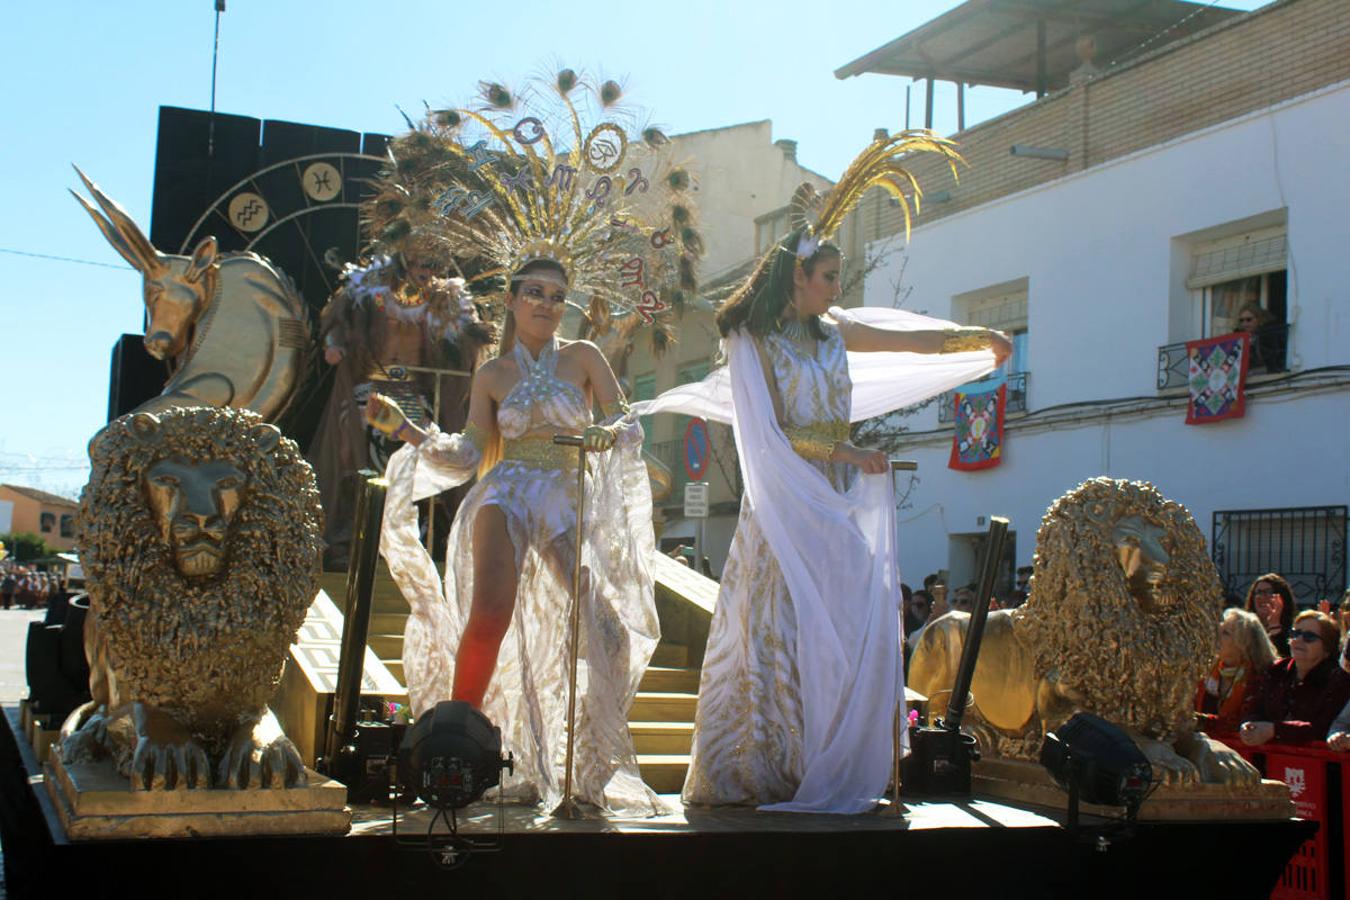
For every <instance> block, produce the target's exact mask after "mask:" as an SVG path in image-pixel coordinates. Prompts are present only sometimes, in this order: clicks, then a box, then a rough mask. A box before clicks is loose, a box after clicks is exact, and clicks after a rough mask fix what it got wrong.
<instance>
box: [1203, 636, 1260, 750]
mask: <svg viewBox="0 0 1350 900" xmlns="http://www.w3.org/2000/svg"><path fill="white" fill-rule="evenodd" d="M1273 662H1275V647H1274V645H1273V644H1271V643H1270V638H1269V637H1267V636H1266V629H1265V627H1264V626H1262V624H1261V620H1260V619H1258V618H1257V617H1256V614H1255V613H1249V612H1247V611H1246V610H1243V609H1225V610H1224V611H1223V619H1222V620H1221V621H1220V623H1219V658H1218V660H1216V661H1215V663H1214V667H1213V668H1212V669H1210V670H1209V675H1207V676H1206V677H1205V679H1204V680H1203V681H1202V682H1200V687H1199V689H1198V690H1197V691H1196V694H1195V711H1196V713H1197V716H1196V718H1197V719H1198V720H1199V725H1200V730H1201V731H1204V732H1206V733H1207V734H1230V735H1231V734H1232V733H1233V732H1235V731H1237V729H1238V724H1239V723H1240V722H1241V721H1242V704H1243V701H1244V700H1245V699H1246V697H1247V692H1248V691H1249V690H1251V689H1252V685H1253V683H1254V682H1256V681H1259V680H1260V678H1261V675H1262V673H1263V672H1265V671H1266V670H1267V669H1269V668H1270V666H1271V663H1273Z"/></svg>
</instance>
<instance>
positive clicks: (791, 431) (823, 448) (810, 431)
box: [783, 421, 848, 460]
mask: <svg viewBox="0 0 1350 900" xmlns="http://www.w3.org/2000/svg"><path fill="white" fill-rule="evenodd" d="M783 434H785V435H787V439H788V441H789V443H791V444H792V449H793V450H795V451H797V455H798V456H802V457H805V458H806V459H820V460H827V459H829V458H830V455H831V454H832V453H833V452H834V445H835V444H837V443H839V442H840V441H846V440H848V423H847V422H839V421H834V422H812V423H811V424H810V425H788V426H786V427H785V428H784V429H783Z"/></svg>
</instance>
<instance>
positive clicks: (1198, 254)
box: [1186, 225, 1288, 290]
mask: <svg viewBox="0 0 1350 900" xmlns="http://www.w3.org/2000/svg"><path fill="white" fill-rule="evenodd" d="M1287 243H1288V242H1287V236H1286V233H1285V227H1284V226H1283V225H1278V226H1276V227H1274V228H1263V229H1261V230H1259V231H1249V232H1247V233H1246V234H1239V235H1235V236H1233V237H1229V238H1224V239H1222V240H1217V241H1207V242H1205V243H1203V244H1199V245H1197V246H1196V248H1195V255H1194V257H1193V258H1192V261H1191V274H1190V277H1189V278H1187V279H1186V287H1188V288H1190V289H1191V290H1198V289H1200V288H1206V287H1210V286H1211V285H1215V284H1222V283H1223V282H1225V281H1236V280H1237V279H1239V278H1247V277H1250V276H1252V275H1261V274H1264V273H1266V272H1278V271H1280V270H1281V269H1283V268H1285V266H1286V265H1287V263H1286V257H1287V255H1288V254H1287Z"/></svg>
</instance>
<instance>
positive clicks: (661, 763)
mask: <svg viewBox="0 0 1350 900" xmlns="http://www.w3.org/2000/svg"><path fill="white" fill-rule="evenodd" d="M638 768H640V769H641V770H642V780H643V781H645V782H647V785H648V787H650V788H651V789H652V790H654V791H656V792H657V793H658V794H677V793H679V791H680V789H681V788H683V787H684V776H685V774H686V773H687V772H688V771H689V757H688V756H683V755H680V754H655V753H653V754H638Z"/></svg>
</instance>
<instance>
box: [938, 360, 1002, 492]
mask: <svg viewBox="0 0 1350 900" xmlns="http://www.w3.org/2000/svg"><path fill="white" fill-rule="evenodd" d="M952 394H953V397H952V402H953V403H955V404H956V415H955V417H954V421H955V423H956V433H955V434H953V435H952V455H951V459H949V460H947V467H948V468H949V469H958V470H960V471H963V472H973V471H975V470H976V469H992V468H993V467H994V466H996V465H998V464H999V463H1000V462H1002V461H1003V410H1004V407H1005V406H1006V405H1007V402H1008V385H1007V384H1006V383H1005V381H1004V379H1003V378H1002V377H1001V376H1000V377H999V378H998V379H997V380H990V381H980V382H976V383H975V384H967V385H963V386H962V387H959V388H957V389H956V390H955V391H953V392H952Z"/></svg>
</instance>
